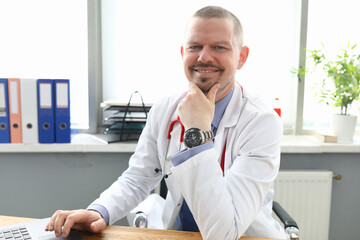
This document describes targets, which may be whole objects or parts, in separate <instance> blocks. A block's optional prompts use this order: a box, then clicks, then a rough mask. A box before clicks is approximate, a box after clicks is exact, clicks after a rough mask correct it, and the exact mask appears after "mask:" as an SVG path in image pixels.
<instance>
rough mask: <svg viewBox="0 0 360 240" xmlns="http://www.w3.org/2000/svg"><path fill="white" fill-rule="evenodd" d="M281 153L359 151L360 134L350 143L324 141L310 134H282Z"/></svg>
mask: <svg viewBox="0 0 360 240" xmlns="http://www.w3.org/2000/svg"><path fill="white" fill-rule="evenodd" d="M281 152H282V153H360V136H355V137H354V141H353V142H352V143H324V142H322V141H320V140H318V139H317V138H316V137H315V136H312V135H296V136H295V135H284V136H283V138H282V142H281Z"/></svg>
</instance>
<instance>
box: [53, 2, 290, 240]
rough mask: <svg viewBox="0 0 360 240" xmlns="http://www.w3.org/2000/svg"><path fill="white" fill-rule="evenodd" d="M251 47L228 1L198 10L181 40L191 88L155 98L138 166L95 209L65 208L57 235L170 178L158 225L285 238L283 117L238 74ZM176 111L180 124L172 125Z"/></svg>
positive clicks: (213, 234) (124, 207)
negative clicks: (278, 182) (278, 202)
mask: <svg viewBox="0 0 360 240" xmlns="http://www.w3.org/2000/svg"><path fill="white" fill-rule="evenodd" d="M248 54H249V48H248V47H246V46H243V33H242V27H241V24H240V21H239V20H238V18H237V17H235V16H234V15H233V14H232V13H231V12H229V11H227V10H225V9H223V8H221V7H214V6H208V7H205V8H202V9H200V10H199V11H197V12H196V13H195V14H194V15H193V17H192V18H191V19H190V21H189V23H188V25H187V29H186V34H185V41H184V44H183V46H182V47H181V55H182V58H183V63H184V72H185V76H186V79H187V81H188V82H189V89H187V90H186V91H184V92H181V93H179V94H176V95H173V96H167V97H164V98H163V99H162V100H161V101H159V102H158V103H156V104H154V105H153V107H152V109H151V110H150V113H149V116H148V120H147V124H146V126H145V128H144V130H143V132H142V134H141V136H140V139H139V142H138V144H137V148H136V150H135V153H134V154H133V155H132V156H131V158H130V160H129V168H128V169H127V170H126V171H125V172H124V173H123V174H122V175H121V176H120V177H119V178H118V179H117V180H116V181H115V182H114V183H113V184H112V185H111V186H110V187H109V188H108V189H107V190H105V191H104V192H103V193H102V194H101V195H100V197H99V198H98V199H96V200H95V201H94V202H93V203H92V204H91V205H90V206H89V207H88V208H87V210H75V211H57V212H56V213H55V214H54V215H53V216H52V218H51V220H50V222H49V223H48V225H47V227H46V229H47V230H48V231H55V233H56V235H57V236H60V235H62V236H67V235H68V233H69V231H70V228H71V227H74V228H77V229H82V230H88V231H92V232H98V231H101V230H103V229H105V227H106V225H107V224H112V223H114V222H115V221H117V220H119V219H121V218H123V217H124V216H125V215H126V214H127V213H128V212H129V211H131V210H132V209H133V208H134V207H135V206H137V205H138V204H139V203H140V202H141V201H143V200H144V199H145V198H146V197H147V196H148V195H149V194H150V192H151V191H152V190H153V189H154V188H155V187H156V186H157V185H158V184H159V183H160V181H161V180H162V179H163V178H164V179H165V182H166V186H167V188H168V194H167V197H166V200H165V204H164V208H163V209H161V210H159V212H157V215H159V216H161V219H159V220H158V221H156V222H160V223H161V224H160V225H159V226H158V227H159V228H165V229H176V230H184V231H200V233H201V235H202V237H203V238H204V239H213V240H220V239H221V240H222V239H231V240H236V239H239V238H240V237H241V236H243V235H249V236H255V237H266V238H276V239H280V238H283V239H284V238H285V233H284V230H283V229H282V227H281V226H280V224H279V223H278V222H277V221H275V220H274V219H273V218H272V216H271V213H272V199H273V195H274V190H273V183H274V180H275V178H276V176H277V174H278V170H279V166H280V141H281V137H282V123H281V120H280V119H279V116H278V115H277V114H276V113H275V111H274V110H273V109H272V108H270V107H269V106H267V105H266V104H265V103H263V102H262V101H261V100H260V99H258V98H256V97H254V96H252V94H251V93H249V92H248V91H247V90H246V89H243V87H242V86H241V85H240V83H237V82H236V81H235V73H236V71H237V70H239V69H241V68H242V67H243V65H244V64H245V62H246V60H247V57H248ZM254 75H255V74H254ZM176 119H180V120H181V124H176V125H173V123H176V121H174V120H176ZM171 126H173V128H172V127H171ZM169 129H170V130H169ZM183 130H185V134H184V133H183ZM168 131H170V133H169V132H168ZM168 136H170V137H171V138H170V139H169V140H168ZM181 139H184V142H182V140H181ZM179 140H180V141H179ZM149 219H150V218H149Z"/></svg>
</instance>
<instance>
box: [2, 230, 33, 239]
mask: <svg viewBox="0 0 360 240" xmlns="http://www.w3.org/2000/svg"><path fill="white" fill-rule="evenodd" d="M30 239H31V237H30V234H29V232H28V230H27V228H26V227H19V228H11V229H6V230H2V231H1V230H0V240H30Z"/></svg>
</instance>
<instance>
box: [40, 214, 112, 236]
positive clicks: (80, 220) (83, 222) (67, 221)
mask: <svg viewBox="0 0 360 240" xmlns="http://www.w3.org/2000/svg"><path fill="white" fill-rule="evenodd" d="M71 228H75V229H78V230H80V231H89V232H94V233H96V232H101V231H102V230H104V229H105V228H106V223H105V220H104V219H103V218H102V217H101V215H100V213H98V212H96V211H91V210H90V211H88V210H82V209H81V210H73V211H62V210H58V211H56V212H55V213H54V215H53V216H52V217H51V219H50V221H49V222H48V224H47V225H46V228H45V231H55V235H56V237H60V236H61V237H63V238H66V237H67V236H68V235H69V233H70V230H71Z"/></svg>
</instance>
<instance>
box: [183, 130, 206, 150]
mask: <svg viewBox="0 0 360 240" xmlns="http://www.w3.org/2000/svg"><path fill="white" fill-rule="evenodd" d="M201 141H202V139H201V134H200V130H199V129H196V128H191V129H189V130H188V131H186V133H185V138H184V142H185V145H186V146H187V147H189V148H191V147H195V146H198V145H200V144H201Z"/></svg>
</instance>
